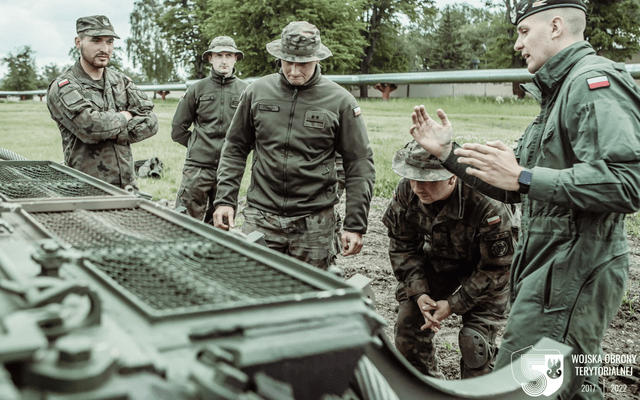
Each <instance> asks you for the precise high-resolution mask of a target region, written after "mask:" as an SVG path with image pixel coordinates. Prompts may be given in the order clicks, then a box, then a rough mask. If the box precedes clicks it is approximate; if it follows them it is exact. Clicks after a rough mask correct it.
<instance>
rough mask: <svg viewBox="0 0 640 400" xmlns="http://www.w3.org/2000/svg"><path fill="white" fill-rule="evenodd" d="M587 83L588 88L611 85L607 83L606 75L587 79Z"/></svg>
mask: <svg viewBox="0 0 640 400" xmlns="http://www.w3.org/2000/svg"><path fill="white" fill-rule="evenodd" d="M587 85H589V89H590V90H594V89H600V88H604V87H609V86H611V84H610V83H609V78H608V77H607V76H606V75H602V76H596V77H595V78H589V79H587Z"/></svg>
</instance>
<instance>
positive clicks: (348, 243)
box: [341, 231, 362, 257]
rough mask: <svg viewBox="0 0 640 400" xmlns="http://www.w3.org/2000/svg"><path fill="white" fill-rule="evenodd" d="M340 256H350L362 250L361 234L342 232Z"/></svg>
mask: <svg viewBox="0 0 640 400" xmlns="http://www.w3.org/2000/svg"><path fill="white" fill-rule="evenodd" d="M341 241H342V255H343V256H345V257H346V256H351V255H354V254H358V253H360V250H362V234H361V233H358V232H350V231H344V232H342V238H341Z"/></svg>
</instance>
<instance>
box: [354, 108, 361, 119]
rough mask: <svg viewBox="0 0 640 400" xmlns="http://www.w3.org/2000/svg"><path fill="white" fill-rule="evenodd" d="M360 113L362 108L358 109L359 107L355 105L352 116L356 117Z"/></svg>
mask: <svg viewBox="0 0 640 400" xmlns="http://www.w3.org/2000/svg"><path fill="white" fill-rule="evenodd" d="M360 114H362V110H361V109H360V107H356V108H354V109H353V116H354V117H357V116H358V115H360Z"/></svg>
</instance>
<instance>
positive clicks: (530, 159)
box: [411, 0, 640, 399]
mask: <svg viewBox="0 0 640 400" xmlns="http://www.w3.org/2000/svg"><path fill="white" fill-rule="evenodd" d="M512 22H513V23H514V24H515V25H517V30H518V39H517V40H516V43H515V46H514V49H515V50H516V51H519V52H521V53H522V56H523V57H524V58H525V60H526V63H527V68H528V70H529V72H531V73H533V74H535V75H534V78H533V83H531V84H527V85H524V87H523V88H524V89H525V90H526V91H528V92H530V93H532V94H533V95H534V97H536V98H538V99H540V105H541V112H540V115H539V116H538V117H537V118H536V119H535V121H533V122H532V123H531V125H529V127H528V128H527V130H526V131H525V133H524V135H523V136H522V138H521V139H520V140H519V142H518V147H517V149H516V150H515V154H514V152H513V151H512V150H511V148H510V147H508V146H506V145H505V144H503V143H502V142H500V141H493V142H488V143H487V144H486V145H480V144H465V145H463V146H461V147H460V146H458V145H457V144H455V143H452V139H451V137H452V131H453V126H452V124H451V122H450V121H449V120H448V119H447V117H446V115H445V114H444V112H443V111H442V110H438V116H439V118H440V120H441V122H442V124H443V125H440V124H438V123H436V122H435V121H434V120H432V119H431V118H429V116H428V115H427V113H426V111H425V110H424V107H416V110H415V112H414V114H413V123H414V125H413V126H412V127H411V133H412V134H413V136H414V138H416V140H417V141H418V142H419V143H420V144H421V145H422V146H423V147H424V148H425V149H427V151H430V152H431V153H433V154H436V155H437V156H438V158H439V159H440V160H442V161H443V162H444V166H445V167H446V168H447V169H449V170H450V171H453V172H454V173H455V174H456V175H457V176H459V177H461V178H462V179H463V180H464V181H465V182H470V183H472V184H473V185H474V187H477V188H478V189H479V190H481V191H483V192H484V193H486V194H488V195H490V196H492V197H493V198H496V199H499V200H501V201H504V202H510V203H514V202H522V214H523V216H522V229H521V237H520V241H519V243H518V247H517V249H516V253H515V256H514V258H513V264H512V268H511V270H512V276H511V296H510V297H511V302H512V306H511V314H510V317H509V321H508V323H507V327H506V331H505V333H504V338H503V341H502V344H501V347H500V352H499V354H498V359H497V360H496V368H499V367H503V366H506V365H509V363H511V362H512V359H513V360H515V359H516V358H517V357H518V356H519V355H520V354H522V351H521V350H522V349H524V348H526V347H528V346H532V345H535V344H536V342H538V340H540V339H541V338H542V337H549V338H551V339H555V340H557V341H559V342H563V343H565V344H567V345H569V346H571V347H573V352H574V354H587V355H595V356H594V357H589V358H588V360H589V361H590V362H589V363H588V364H586V365H565V368H564V373H565V375H564V379H566V380H568V381H569V382H570V385H569V386H568V388H567V389H566V390H565V391H562V392H560V398H563V399H569V398H576V399H578V398H599V399H602V398H603V394H602V391H601V389H600V387H599V386H598V377H597V376H588V377H586V378H585V377H584V376H580V375H579V376H575V375H576V371H577V370H578V369H579V368H577V367H589V368H588V370H594V369H595V367H598V364H597V359H598V357H597V355H599V354H601V353H602V347H601V343H602V338H603V336H604V333H605V331H606V329H607V327H608V326H609V324H610V323H611V320H612V319H613V317H614V316H615V315H616V312H617V309H618V307H619V305H620V302H621V300H622V297H623V295H624V292H625V287H626V283H627V277H628V273H629V247H628V243H627V234H626V231H625V228H624V220H625V215H626V214H628V213H634V212H637V211H638V210H639V209H640V89H639V88H638V86H637V84H636V83H635V82H634V80H633V78H632V77H631V76H630V75H629V73H628V72H627V71H626V69H625V67H624V64H622V63H614V62H612V61H610V60H608V59H606V58H604V57H601V56H597V55H596V54H595V51H594V50H593V48H592V47H591V46H590V45H589V43H587V42H586V41H584V33H583V32H584V29H585V26H586V6H585V4H584V3H583V2H582V1H581V0H547V1H533V0H525V1H521V2H520V3H518V4H517V6H516V7H515V9H514V12H513V13H512ZM469 166H471V168H470V167H469ZM512 356H513V358H512ZM513 367H514V368H517V367H518V366H517V365H516V366H513ZM585 386H586V387H587V390H585V389H584V388H585ZM589 386H591V387H589Z"/></svg>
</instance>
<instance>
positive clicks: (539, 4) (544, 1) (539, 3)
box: [531, 0, 547, 8]
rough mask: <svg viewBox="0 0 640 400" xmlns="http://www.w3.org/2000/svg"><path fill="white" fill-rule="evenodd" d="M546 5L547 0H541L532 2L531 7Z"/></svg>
mask: <svg viewBox="0 0 640 400" xmlns="http://www.w3.org/2000/svg"><path fill="white" fill-rule="evenodd" d="M546 5H547V0H541V1H536V2H535V3H533V4H532V5H531V7H532V8H533V7H540V6H546Z"/></svg>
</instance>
